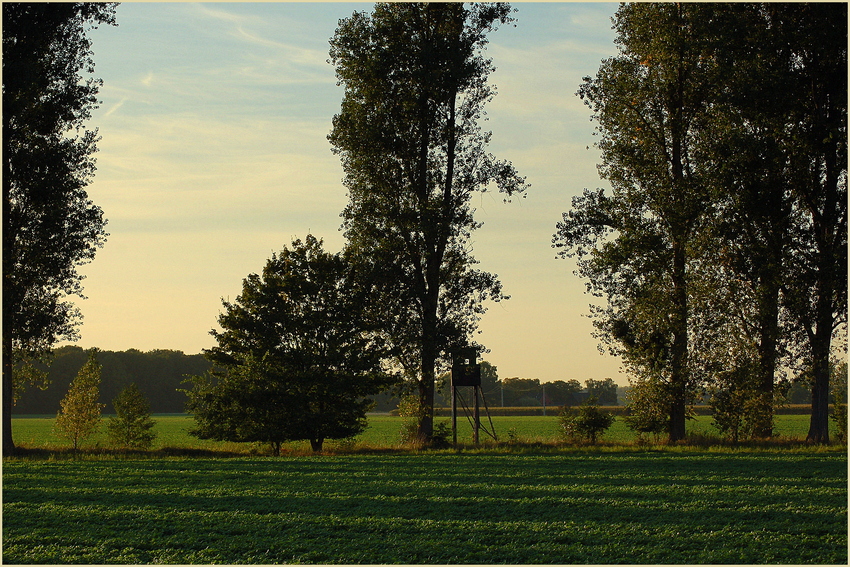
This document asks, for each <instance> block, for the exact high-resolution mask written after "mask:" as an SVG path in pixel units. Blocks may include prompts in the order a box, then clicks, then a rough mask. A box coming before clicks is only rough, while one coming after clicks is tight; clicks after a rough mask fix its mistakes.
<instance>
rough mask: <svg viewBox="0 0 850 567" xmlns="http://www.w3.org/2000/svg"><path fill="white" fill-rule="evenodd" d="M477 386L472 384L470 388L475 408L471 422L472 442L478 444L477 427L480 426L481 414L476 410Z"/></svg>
mask: <svg viewBox="0 0 850 567" xmlns="http://www.w3.org/2000/svg"><path fill="white" fill-rule="evenodd" d="M478 388H479V386H473V387H472V390H473V393H474V395H475V410H474V412H475V413H474V414H473V416H474V417H473V424H472V442H473V443H475V444H476V445H478V429H479V428H480V427H481V416H480V414H479V412H478Z"/></svg>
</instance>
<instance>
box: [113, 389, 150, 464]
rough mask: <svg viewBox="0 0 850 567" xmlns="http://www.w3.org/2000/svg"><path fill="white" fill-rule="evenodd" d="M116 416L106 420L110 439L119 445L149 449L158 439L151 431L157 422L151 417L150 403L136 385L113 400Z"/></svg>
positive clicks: (124, 390)
mask: <svg viewBox="0 0 850 567" xmlns="http://www.w3.org/2000/svg"><path fill="white" fill-rule="evenodd" d="M112 406H113V407H114V408H115V417H112V418H110V419H109V421H107V422H106V431H107V432H108V434H109V439H110V441H112V443H114V444H115V445H118V446H119V447H126V448H128V449H147V448H149V447H150V446H151V445H152V444H153V440H154V439H156V433H154V432H153V431H151V429H152V428H153V426H154V425H156V422H155V421H154V420H153V419H152V418H151V409H150V404H149V403H148V401H147V400H146V399H145V397H144V396H143V395H142V393H141V392H140V391H139V389H138V388H137V387H136V384H135V383H134V384H130V385H129V386H127V387H126V388H124V389H123V390H121V393H120V394H118V397H117V398H115V399H114V400H113V401H112Z"/></svg>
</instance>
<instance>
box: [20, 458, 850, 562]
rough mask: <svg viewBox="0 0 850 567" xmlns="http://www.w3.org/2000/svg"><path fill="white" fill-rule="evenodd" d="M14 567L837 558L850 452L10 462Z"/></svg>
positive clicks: (843, 537) (840, 558)
mask: <svg viewBox="0 0 850 567" xmlns="http://www.w3.org/2000/svg"><path fill="white" fill-rule="evenodd" d="M3 497H4V508H3V560H4V562H7V563H42V564H45V563H53V564H55V563H66V564H67V563H89V564H103V563H123V564H135V563H155V564H163V563H179V564H210V563H231V564H232V563H254V564H274V563H345V564H384V563H414V564H449V563H465V564H471V563H484V564H499V563H502V564H505V563H507V564H533V563H545V564H576V563H580V564H589V563H597V564H598V563H603V564H604V563H632V564H697V563H726V564H732V563H735V564H779V563H791V564H845V565H846V564H847V456H846V454H843V453H839V452H831V453H793V452H784V453H760V452H755V453H752V452H751V453H734V454H729V453H711V452H703V453H699V452H685V453H679V454H672V453H664V452H639V453H634V452H620V453H598V452H596V453H590V452H587V453H581V452H579V453H572V454H538V455H518V454H513V455H484V454H445V453H444V454H433V453H430V454H429V453H426V454H399V455H376V454H372V455H337V456H333V457H327V456H325V457H321V456H319V457H313V456H308V457H298V458H292V457H284V458H269V457H241V458H232V459H191V458H178V459H173V458H171V459H157V460H150V459H144V460H121V459H117V460H115V459H113V460H104V461H91V460H60V461H49V460H47V461H33V460H20V461H8V462H6V463H5V464H4V469H3Z"/></svg>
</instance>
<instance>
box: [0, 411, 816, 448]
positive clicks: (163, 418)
mask: <svg viewBox="0 0 850 567" xmlns="http://www.w3.org/2000/svg"><path fill="white" fill-rule="evenodd" d="M106 419H108V418H106ZM154 419H155V421H156V425H155V426H154V431H155V432H156V434H157V437H156V441H155V442H154V445H153V447H152V449H154V450H161V449H167V448H173V449H177V448H191V449H197V450H209V451H226V452H231V453H247V454H264V453H267V452H268V450H269V448H268V447H267V446H264V445H259V444H252V443H229V442H222V441H209V440H203V439H196V438H195V437H192V436H191V435H189V430H190V429H191V428H192V424H193V420H192V418H191V417H190V416H186V415H156V416H154ZM436 422H437V423H440V422H445V423H446V424H447V425H449V426H450V425H451V423H450V420H449V418H443V417H438V418H437V419H436ZM53 423H54V418H53V417H52V416H33V417H16V418H14V419H13V425H12V432H13V435H14V439H15V444H16V445H18V446H21V447H24V448H28V449H41V450H55V449H62V448H68V447H70V446H71V443H70V442H69V441H67V440H64V439H62V438H61V437H59V436H57V435H56V434H55V433H54V431H53ZM482 424H483V425H485V426H486V427H487V428H488V429H489V428H490V423H489V421H488V420H487V419H486V418H484V417H482ZM401 426H402V419H401V418H399V417H395V416H389V415H370V416H369V427H368V428H367V429H366V431H364V432H363V433H362V434H360V435H359V436H357V437H356V438H354V439H346V440H342V441H333V440H331V441H328V442H327V443H326V445H327V448H328V449H330V450H335V449H342V450H346V451H350V450H352V449H357V448H363V449H370V448H395V447H400V446H401V445H402V442H401V433H400V432H401ZM493 426H494V428H495V430H496V435H497V436H498V438H499V441H512V440H513V441H516V442H519V443H538V444H552V443H557V442H558V441H560V440H561V439H560V436H559V429H558V418H557V417H556V416H494V417H493ZM687 427H688V434H689V435H690V436H692V438H697V439H698V438H709V439H710V438H712V437H716V436H717V435H718V433H717V430H716V429H715V428H714V427H713V426H712V424H711V417H710V416H696V417H695V418H694V419H692V420H689V421H688V424H687ZM808 428H809V416H807V415H778V416H776V428H775V433H776V435H777V438H778V439H780V440H784V441H788V442H791V441H793V440H802V439H805V437H806V433H807V432H808ZM105 429H106V428H105V427H101V430H100V432H99V433H98V434H96V435H95V436H93V437H91V438H90V439H87V440H85V441H83V442H82V445H81V446H82V447H83V448H90V449H91V448H104V447H108V446H109V442H108V439H107V437H106V431H105ZM636 438H637V436H636V435H635V433H634V432H632V431H631V430H630V429H629V428H628V427H626V424H625V423H624V422H623V421H622V419H621V418H618V419H617V420H616V421H615V422H614V424H613V425H612V426H611V428H610V429H609V430H608V431H607V432H606V433H605V435H603V436H602V438H601V443H600V444H601V445H602V446H605V445H606V444H608V445H610V444H615V445H616V444H631V443H634V442H635V440H636ZM480 440H481V441H482V442H488V441H492V439H491V438H490V437H489V436H488V435H487V434H486V433H484V432H483V431H482V432H481V433H480ZM458 442H460V443H467V444H468V443H471V442H472V427H471V425H470V423H469V422H468V421H467V419H466V418H462V417H460V416H459V417H458ZM285 449H288V450H289V451H290V452H293V451H294V452H303V451H305V450H309V443H308V442H295V443H289V444H287V446H286V447H285Z"/></svg>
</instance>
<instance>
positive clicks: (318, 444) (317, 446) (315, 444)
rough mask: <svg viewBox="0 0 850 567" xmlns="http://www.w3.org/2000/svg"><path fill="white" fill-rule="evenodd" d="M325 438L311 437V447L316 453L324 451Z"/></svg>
mask: <svg viewBox="0 0 850 567" xmlns="http://www.w3.org/2000/svg"><path fill="white" fill-rule="evenodd" d="M324 443H325V439H324V438H323V437H319V438H318V439H310V448H311V449H313V452H314V453H321V452H322V445H324Z"/></svg>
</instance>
